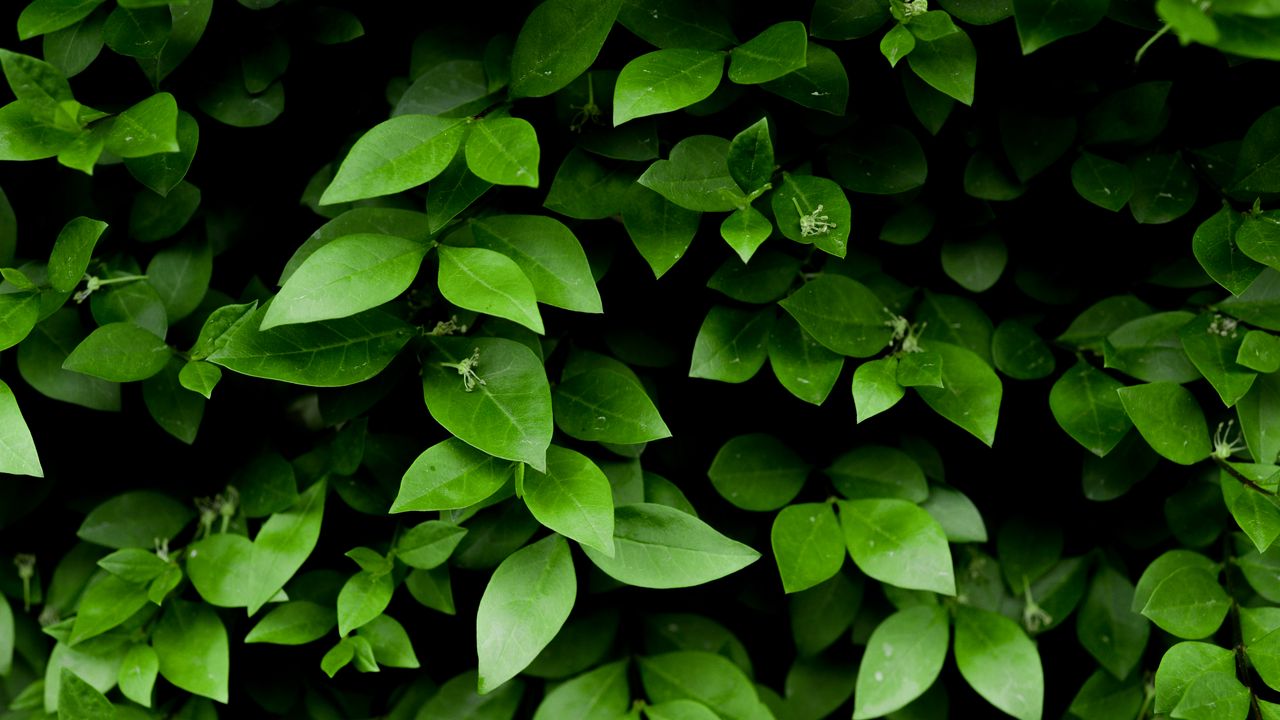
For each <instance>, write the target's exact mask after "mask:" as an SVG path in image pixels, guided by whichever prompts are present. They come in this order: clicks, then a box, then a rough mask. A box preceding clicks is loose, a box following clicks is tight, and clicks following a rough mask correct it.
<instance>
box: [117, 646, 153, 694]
mask: <svg viewBox="0 0 1280 720" xmlns="http://www.w3.org/2000/svg"><path fill="white" fill-rule="evenodd" d="M159 672H160V658H159V656H157V655H156V651H155V650H153V649H152V648H151V646H150V645H143V644H141V643H139V644H136V645H134V646H132V647H130V648H129V652H128V653H126V654H125V656H124V661H123V662H121V663H120V675H119V683H120V692H121V693H123V694H124V696H125V697H127V698H129V699H130V700H132V701H134V702H136V703H138V704H139V705H143V706H145V707H151V691H152V689H153V688H154V687H155V684H156V675H157V674H158V673H159Z"/></svg>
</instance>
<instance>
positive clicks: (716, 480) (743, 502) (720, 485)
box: [707, 433, 826, 580]
mask: <svg viewBox="0 0 1280 720" xmlns="http://www.w3.org/2000/svg"><path fill="white" fill-rule="evenodd" d="M808 476H809V465H808V464H807V463H805V461H804V460H803V459H801V458H800V456H799V455H797V454H796V453H795V452H794V451H792V450H791V448H789V447H787V446H786V445H785V444H784V443H783V442H782V441H780V440H778V439H777V438H775V437H773V436H772V435H766V434H763V433H753V434H751V435H739V436H738V437H735V438H733V439H731V440H729V441H728V442H726V443H725V444H724V445H722V446H721V447H720V450H719V452H717V453H716V456H715V459H714V460H712V462H711V468H710V469H709V470H707V477H709V478H711V484H712V485H713V486H715V489H716V492H718V493H720V496H721V497H723V498H724V499H725V500H728V501H729V502H730V503H731V504H733V505H734V506H736V507H739V508H742V509H743V510H752V511H756V512H766V511H769V510H777V509H778V508H780V507H782V506H784V505H786V504H787V503H789V502H791V501H792V500H793V499H794V498H795V496H796V495H798V494H799V493H800V489H801V488H802V487H804V481H805V479H806V478H807V477H808ZM822 579H823V580H825V579H826V578H825V577H824V578H822Z"/></svg>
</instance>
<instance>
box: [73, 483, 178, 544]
mask: <svg viewBox="0 0 1280 720" xmlns="http://www.w3.org/2000/svg"><path fill="white" fill-rule="evenodd" d="M194 517H195V513H194V512H193V511H192V510H191V509H190V508H189V507H187V505H185V504H183V503H180V502H178V501H177V500H174V499H173V498H171V497H169V496H168V495H162V494H161V493H158V492H152V491H149V490H135V491H132V492H126V493H123V494H120V495H116V496H115V497H113V498H111V499H110V500H107V501H106V502H104V503H102V504H100V505H98V506H97V507H95V508H94V509H93V510H92V511H91V512H90V513H89V515H88V516H87V517H86V518H85V519H84V522H82V523H81V524H80V529H79V530H77V531H76V536H77V537H79V538H80V539H81V540H88V541H89V542H91V543H96V544H98V545H105V546H106V547H109V548H117V549H121V548H148V549H150V548H152V547H155V542H156V538H160V539H161V540H168V539H171V538H173V537H175V536H177V534H178V533H179V532H181V530H182V529H183V528H184V527H186V526H187V523H189V522H191V520H192V519H193V518H194Z"/></svg>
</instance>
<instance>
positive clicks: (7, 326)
mask: <svg viewBox="0 0 1280 720" xmlns="http://www.w3.org/2000/svg"><path fill="white" fill-rule="evenodd" d="M39 319H40V295H39V294H37V293H33V292H19V293H6V294H0V350H8V349H9V348H11V347H13V346H14V345H17V344H18V343H20V342H22V341H23V340H25V339H26V338H27V336H28V335H30V334H31V331H32V330H33V329H34V328H35V326H36V322H37V321H38V320H39ZM61 364H62V363H61V362H59V363H58V365H61Z"/></svg>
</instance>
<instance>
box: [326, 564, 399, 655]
mask: <svg viewBox="0 0 1280 720" xmlns="http://www.w3.org/2000/svg"><path fill="white" fill-rule="evenodd" d="M379 559H382V558H379ZM395 589H396V585H395V578H393V577H392V576H391V573H390V572H387V571H385V570H384V571H381V572H377V571H371V570H361V571H360V572H358V573H356V574H354V575H352V576H351V577H350V578H348V579H347V581H346V582H345V583H343V585H342V590H340V591H339V592H338V634H339V635H341V636H342V637H346V636H347V635H349V634H350V633H351V631H352V630H355V629H356V628H359V627H363V626H364V625H365V624H366V623H368V622H370V621H372V620H373V619H374V618H376V617H378V616H379V615H381V614H382V611H383V610H386V609H387V605H388V604H389V603H390V602H391V595H392V593H393V592H395Z"/></svg>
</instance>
